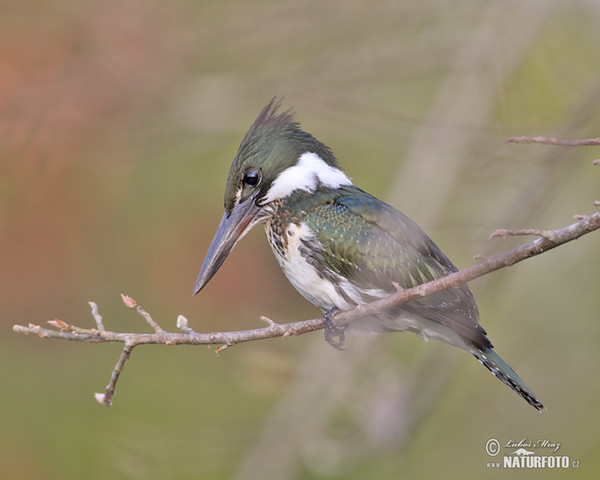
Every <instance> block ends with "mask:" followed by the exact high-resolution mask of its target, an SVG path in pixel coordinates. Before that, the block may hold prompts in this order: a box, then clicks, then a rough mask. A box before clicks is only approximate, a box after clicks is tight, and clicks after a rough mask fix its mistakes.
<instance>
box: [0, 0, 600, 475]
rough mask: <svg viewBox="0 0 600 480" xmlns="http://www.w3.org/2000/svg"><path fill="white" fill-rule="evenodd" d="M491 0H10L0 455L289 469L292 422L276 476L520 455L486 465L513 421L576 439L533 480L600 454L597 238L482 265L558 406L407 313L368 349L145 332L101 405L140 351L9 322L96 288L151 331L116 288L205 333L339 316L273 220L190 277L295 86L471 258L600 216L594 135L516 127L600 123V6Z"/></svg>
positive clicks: (83, 312)
mask: <svg viewBox="0 0 600 480" xmlns="http://www.w3.org/2000/svg"><path fill="white" fill-rule="evenodd" d="M492 3H493V4H491V3H488V2H478V1H474V0H460V1H456V2H441V1H439V0H427V1H421V2H409V1H404V2H361V1H356V0H351V1H337V0H336V1H331V2H316V1H307V2H298V1H282V2H275V1H266V0H265V1H259V2H232V1H224V2H221V1H204V2H189V1H176V2H168V3H165V2H157V1H149V2H148V1H141V0H134V1H130V2H116V1H105V2H39V1H32V2H26V3H24V2H15V1H13V2H10V1H9V2H2V5H1V6H0V266H1V268H2V274H1V275H0V292H2V293H1V294H0V322H1V325H2V331H3V334H2V335H0V352H2V353H1V360H2V366H3V368H2V369H1V372H2V373H1V377H0V382H1V385H2V392H3V393H2V396H1V399H0V412H1V414H2V428H1V429H0V471H1V472H2V477H3V478H10V479H24V480H25V479H52V480H54V479H61V480H67V479H81V478H89V479H99V478H107V477H109V478H131V479H150V478H161V479H162V478H173V479H185V478H230V477H232V476H233V475H237V478H255V477H253V476H252V475H250V474H248V471H249V469H250V470H252V468H250V467H249V466H253V465H259V466H262V468H264V471H265V472H268V471H269V467H270V463H271V460H273V459H271V458H270V457H269V456H268V450H269V449H268V448H267V447H269V445H270V446H271V447H273V451H279V450H277V449H285V448H286V447H285V446H286V445H287V444H289V445H294V450H293V451H289V450H291V449H292V447H290V448H289V449H288V451H286V455H287V457H285V458H286V459H288V460H287V463H285V464H283V460H281V459H280V460H281V462H280V463H281V464H282V465H283V466H281V467H280V470H277V471H278V472H279V473H278V475H277V476H271V477H269V476H268V475H267V474H265V473H264V472H263V471H262V470H261V469H257V470H256V474H255V475H256V478H294V479H295V478H305V479H317V478H353V479H354V478H356V479H362V478H380V479H388V478H389V479H395V478H400V477H402V476H405V477H408V478H434V477H437V476H443V477H458V476H460V477H461V478H480V477H481V476H486V477H487V476H489V477H500V475H501V474H500V473H499V472H498V471H493V470H491V469H488V468H486V466H485V464H486V462H487V461H488V460H489V457H488V456H487V455H486V454H485V450H484V446H485V442H486V441H487V440H488V439H489V438H491V437H494V438H498V439H504V440H508V439H515V440H519V439H521V438H524V437H527V438H530V439H537V438H548V439H550V440H555V441H559V442H561V443H562V445H563V446H562V447H561V451H560V453H561V454H565V455H570V456H571V458H573V459H579V460H581V468H580V469H579V470H568V471H552V472H549V471H547V470H544V471H535V472H532V471H527V472H523V471H515V472H510V474H511V477H512V476H513V475H514V478H528V479H529V478H548V477H551V478H594V476H597V474H598V471H600V463H599V460H598V459H599V458H600V435H599V433H598V432H599V431H600V421H599V420H598V416H597V414H596V408H595V407H596V405H597V399H598V397H599V396H600V380H599V378H598V374H597V368H596V366H597V365H598V362H599V360H600V355H599V354H598V349H597V347H596V339H597V338H599V337H600V322H598V315H599V314H598V312H599V306H600V304H599V303H598V296H597V295H596V291H597V289H598V284H599V283H600V270H599V268H598V266H599V265H600V254H599V253H598V248H597V246H598V238H597V237H598V235H597V234H592V235H589V236H588V237H585V238H583V239H581V240H579V241H577V242H575V243H572V244H569V245H566V246H564V247H561V248H559V249H558V250H556V251H554V252H552V253H548V254H545V255H543V256H542V257H539V258H536V259H532V260H530V261H527V262H525V263H524V264H521V265H519V266H517V267H514V268H511V269H509V270H507V271H503V272H499V273H497V274H494V275H492V276H489V277H486V279H484V280H480V281H477V282H474V284H473V285H472V287H473V289H474V292H475V294H476V297H477V298H478V303H479V306H480V310H481V314H482V323H483V325H484V326H485V327H486V328H487V329H488V331H489V333H490V337H491V339H492V341H493V342H494V344H495V345H496V346H497V348H498V351H499V352H500V353H501V355H502V356H503V357H505V359H506V360H507V361H508V362H509V363H511V365H512V366H513V367H514V368H515V369H516V370H517V371H518V372H519V374H520V375H521V376H522V377H523V378H524V379H525V380H526V381H527V383H528V384H530V386H531V387H532V388H533V389H534V391H535V392H536V393H537V394H538V395H539V396H540V398H541V399H542V400H543V401H544V403H546V404H547V406H548V408H549V411H548V412H546V413H544V414H543V415H538V414H536V413H535V412H534V411H533V409H531V408H530V407H528V406H527V405H525V404H524V402H522V401H521V400H520V399H518V398H517V397H516V396H515V395H514V394H513V393H512V392H510V391H508V389H506V388H505V387H504V386H502V385H501V384H500V383H499V382H498V381H497V380H495V379H494V378H493V377H492V376H491V375H489V374H488V373H487V372H486V371H485V370H483V369H482V368H481V367H480V366H479V365H478V364H477V363H476V362H474V360H473V359H472V358H470V356H468V355H466V354H464V352H459V351H456V350H454V349H450V348H449V347H446V346H445V345H440V344H435V343H430V344H427V345H423V344H422V343H421V342H420V341H419V340H418V339H417V338H416V337H414V336H410V335H395V336H385V337H381V338H378V339H377V340H376V341H375V343H374V346H371V347H370V348H371V350H367V352H369V353H368V354H364V353H363V355H362V357H360V356H357V357H355V358H353V357H352V355H353V351H352V349H351V350H350V351H348V352H346V353H344V354H343V355H347V356H346V357H340V356H339V355H341V354H338V352H333V353H331V352H329V351H328V349H327V347H326V346H323V347H322V348H321V342H322V339H321V336H320V335H319V334H314V335H307V336H304V337H299V338H291V339H287V340H285V341H283V342H282V341H278V340H272V341H263V342H256V343H252V344H247V345H243V346H239V347H236V348H234V349H230V350H227V351H226V352H224V353H223V354H221V355H220V356H219V357H215V355H214V349H207V348H203V347H196V348H192V347H178V348H164V347H144V348H139V349H136V350H135V351H134V354H133V356H132V359H131V361H130V362H129V363H128V364H127V365H126V368H125V370H124V372H123V374H122V377H121V380H120V385H119V388H118V392H117V395H116V396H115V399H114V400H115V405H114V407H112V408H110V409H106V408H102V407H100V406H99V405H97V404H96V402H95V401H94V400H93V395H92V394H93V392H95V391H102V390H103V388H104V385H105V384H106V382H107V381H108V378H109V374H110V371H111V369H112V367H113V365H114V362H115V361H116V359H117V357H118V354H119V352H120V349H119V347H118V346H114V345H85V344H78V343H64V342H53V341H47V340H44V341H43V340H40V339H37V338H33V337H24V336H20V335H17V334H15V333H13V332H12V331H11V330H10V328H11V326H12V325H13V324H15V323H18V324H27V323H29V322H31V323H36V324H44V322H45V321H46V320H50V319H53V318H60V319H62V320H64V321H66V322H68V323H72V324H76V325H80V326H91V325H92V319H91V317H90V315H89V309H88V305H87V301H88V300H94V301H96V302H97V303H98V304H99V306H100V311H101V313H102V314H103V316H104V318H105V324H106V326H107V328H109V329H113V330H118V331H143V330H144V328H145V326H144V325H143V324H142V321H141V319H140V318H138V317H137V316H136V315H135V314H133V313H131V312H129V311H127V310H126V309H125V308H124V307H123V305H122V304H121V302H120V299H119V293H120V292H124V293H127V294H129V295H131V296H132V297H134V298H135V299H136V300H137V301H138V302H140V303H141V304H142V305H143V306H144V307H145V308H146V309H147V310H149V311H150V312H151V313H152V314H153V315H154V318H155V319H156V320H157V321H158V322H159V323H161V325H162V326H163V327H164V328H166V329H170V330H174V329H175V319H176V317H177V315H178V314H180V313H181V314H184V315H186V316H187V317H188V318H189V319H190V323H191V325H192V326H193V328H194V329H196V330H198V331H216V330H232V329H243V328H255V327H257V326H259V325H260V323H259V321H258V318H259V316H260V315H267V316H269V317H271V318H273V319H275V320H277V321H280V322H286V321H293V320H301V319H306V318H311V317H312V316H315V315H317V314H318V312H317V311H316V310H315V309H314V308H313V307H312V306H311V305H309V304H307V303H306V302H305V301H304V300H303V299H301V298H300V297H299V295H298V294H297V293H296V292H295V291H294V290H293V289H292V287H290V286H289V285H288V284H287V282H284V281H283V276H282V274H281V272H280V271H279V269H278V267H277V265H276V262H275V261H274V259H273V258H272V255H271V253H270V251H269V249H268V246H267V244H266V242H265V241H264V238H263V234H262V232H253V233H252V234H250V235H249V236H248V237H247V238H246V239H245V240H244V241H243V242H242V243H241V244H240V245H239V246H238V247H236V251H235V252H234V253H233V254H232V255H231V257H230V258H229V260H228V261H227V262H226V264H225V265H224V267H223V268H222V269H221V271H220V272H219V274H218V275H217V276H216V277H215V278H214V279H213V281H212V282H211V285H210V286H209V287H207V288H206V290H205V291H203V292H202V294H201V295H200V296H198V297H195V298H192V297H191V290H192V286H193V283H194V280H195V276H196V274H197V273H198V270H199V268H200V266H201V263H202V260H203V255H204V253H205V251H206V249H207V247H208V244H209V242H210V239H211V237H212V234H213V233H214V231H215V228H216V225H217V222H218V219H219V218H220V215H221V210H222V201H223V199H222V195H223V190H224V185H225V179H226V176H227V172H228V169H229V164H230V162H231V159H232V158H233V156H234V154H235V151H236V148H237V145H238V144H239V142H240V141H241V138H242V137H243V135H244V133H245V131H246V129H247V128H248V126H249V125H250V123H251V122H252V120H253V119H254V117H255V115H256V114H257V113H258V111H259V110H260V108H261V107H262V106H263V105H264V104H265V103H266V102H267V101H268V100H269V99H270V98H271V97H272V96H273V95H282V96H284V97H285V105H286V106H295V107H296V110H297V112H298V117H299V119H300V120H301V122H302V124H303V125H304V126H305V128H306V129H307V130H309V131H310V132H312V133H314V134H315V135H316V136H317V137H319V138H320V139H322V140H323V141H324V142H325V143H327V144H328V145H330V146H331V147H332V148H333V149H334V151H335V152H336V153H337V155H338V157H339V158H340V160H341V162H342V165H343V166H344V167H345V168H346V170H347V172H348V173H349V175H350V176H351V177H352V178H353V179H354V180H355V183H356V184H358V185H359V186H361V187H363V188H365V189H366V190H368V191H370V192H372V193H374V194H376V195H378V196H381V197H383V198H387V199H389V200H390V201H391V202H392V203H393V204H394V205H396V206H398V207H399V208H401V209H402V210H404V211H406V212H407V213H409V214H410V215H412V216H414V217H415V220H417V221H418V222H419V223H421V224H422V225H423V226H424V227H425V228H426V229H427V230H428V231H429V232H430V233H431V234H432V236H433V237H434V238H435V239H436V241H437V242H438V243H439V244H440V245H441V246H442V247H443V248H444V250H445V251H446V252H447V253H448V254H449V256H450V257H451V258H453V259H455V261H456V263H457V264H458V265H459V266H466V265H468V264H470V263H472V261H473V260H472V256H473V255H475V254H477V253H489V252H491V251H493V252H499V251H502V250H503V249H505V248H509V247H511V246H514V245H517V244H519V243H522V241H523V239H508V240H505V241H494V242H491V243H488V242H487V236H488V235H489V233H490V232H491V231H493V230H494V229H495V228H500V227H505V228H520V227H539V228H558V227H561V226H564V225H566V224H568V223H570V222H571V221H572V215H573V214H576V213H588V212H591V211H593V210H592V209H593V208H594V207H593V206H592V201H593V200H595V199H598V197H599V195H598V185H599V181H600V171H596V170H598V169H597V168H596V169H594V168H593V167H592V166H591V162H592V160H593V159H594V158H597V157H598V156H600V155H599V154H598V150H597V149H595V148H593V147H582V148H578V149H564V148H557V147H548V146H539V145H505V144H503V139H504V138H505V137H508V136H513V135H529V134H531V135H547V136H558V137H561V136H562V137H569V138H583V137H591V136H594V137H596V136H598V133H597V132H598V131H599V130H600V114H599V113H598V112H600V109H599V108H598V105H599V101H600V88H599V85H600V56H599V55H598V51H597V50H598V48H597V46H598V44H600V30H598V28H597V24H598V21H599V20H600V10H599V9H598V6H597V5H596V4H595V2H593V1H584V0H578V1H573V2H568V3H567V2H562V3H561V2H555V1H544V2H518V1H507V2H492ZM468 102H471V103H468ZM430 131H433V132H438V134H439V135H437V134H435V135H434V134H431V133H428V132H430ZM440 132H441V133H440ZM419 139H421V140H419ZM457 139H459V140H457ZM458 143H460V144H459V146H458V147H457V144H458ZM419 145H420V146H419ZM427 149H429V150H430V151H431V152H433V153H432V154H427V155H426V154H424V153H422V152H425V151H426V150H427ZM451 159H454V160H452V161H453V162H454V163H452V166H451V168H452V169H453V170H452V171H451V173H452V175H450V176H449V175H447V171H446V170H443V169H444V168H450V166H449V165H450V160H451ZM427 168H429V169H430V170H429V172H432V173H426V172H427V171H428V170H427ZM419 169H421V170H419ZM423 169H425V170H423ZM410 172H422V173H421V174H417V173H410ZM423 172H425V173H423ZM315 352H316V353H315ZM357 355H358V354H357ZM322 358H325V359H329V360H327V362H331V363H333V362H334V361H340V360H339V359H340V358H342V359H343V360H341V362H342V363H346V364H348V365H352V368H351V370H350V374H348V375H347V376H346V377H344V375H342V374H338V375H336V374H335V373H333V374H331V377H327V375H328V374H327V373H326V372H320V371H319V370H320V368H319V363H318V362H319V361H321V360H320V359H322ZM335 359H337V360H335ZM311 361H313V362H316V368H312V369H311V368H307V371H308V373H306V372H304V373H302V372H303V370H302V369H303V368H304V367H305V366H310V365H311ZM327 362H325V363H324V364H323V365H326V364H328V363H327ZM346 373H348V372H346ZM313 375H314V378H312V376H313ZM306 377H308V379H307V378H306ZM312 380H314V385H316V386H318V385H322V389H321V390H319V389H318V388H317V387H316V386H315V387H314V388H315V392H312V393H313V394H314V397H310V395H309V393H310V392H309V390H308V389H309V387H310V385H311V384H312V383H311V382H312ZM302 382H304V383H302ZM344 382H345V383H344ZM377 382H379V383H377ZM307 385H308V386H309V387H307ZM334 385H336V387H335V388H334ZM373 385H375V387H373ZM404 389H406V392H408V393H406V394H404V393H402V392H404V391H405V390H404ZM332 392H333V393H332ZM398 392H400V393H398ZM403 395H405V396H403ZM294 396H297V398H293V397H294ZM398 399H400V400H398ZM321 400H322V401H321ZM388 400H389V402H388ZM311 401H312V402H314V403H311ZM394 401H399V402H400V403H399V404H398V405H397V409H396V404H395V403H394ZM294 402H295V403H294ZM377 402H381V405H379V404H378V403H377ZM386 402H387V403H386ZM289 405H291V406H293V408H289V409H288V410H287V411H286V408H288V406H289ZM303 405H304V406H305V407H306V414H305V415H304V417H301V416H300V418H298V419H296V417H295V415H300V413H301V412H303V411H304V410H303V409H302V406H303ZM390 405H391V407H393V408H391V407H390ZM406 405H409V407H410V408H408V407H407V406H406ZM327 408H328V409H327ZM386 408H387V410H386ZM386 412H388V413H386ZM395 412H398V413H397V415H396V414H395ZM278 415H279V416H278ZM278 419H279V420H278ZM286 419H287V420H288V421H289V422H290V423H289V425H288V424H286V423H285V421H286ZM369 422H370V423H369ZM378 422H379V423H378ZM286 425H288V426H286ZM365 425H367V426H368V425H371V426H372V430H369V428H367V427H365ZM381 425H384V426H387V430H386V429H385V428H382V427H381ZM369 432H371V433H369ZM382 432H383V433H382ZM378 435H379V436H378ZM269 442H271V443H269ZM275 447H277V449H275ZM265 452H267V453H265ZM275 463H277V462H275V461H274V460H273V464H275ZM273 468H275V467H273ZM278 468H279V467H278ZM281 472H285V475H283V474H282V473H281Z"/></svg>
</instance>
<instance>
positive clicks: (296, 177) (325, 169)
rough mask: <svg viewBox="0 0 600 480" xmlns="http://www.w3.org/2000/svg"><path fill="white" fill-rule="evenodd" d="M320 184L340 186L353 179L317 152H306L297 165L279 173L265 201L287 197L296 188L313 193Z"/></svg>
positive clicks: (331, 186)
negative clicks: (328, 162)
mask: <svg viewBox="0 0 600 480" xmlns="http://www.w3.org/2000/svg"><path fill="white" fill-rule="evenodd" d="M319 185H321V186H323V187H326V188H339V187H341V186H342V185H352V181H351V180H350V179H349V178H348V177H347V176H346V174H345V173H344V172H342V171H341V170H340V169H338V168H335V167H332V166H331V165H328V164H327V162H325V161H324V160H323V159H322V158H321V157H319V155H317V154H316V153H311V152H306V153H303V154H302V155H300V157H299V158H298V163H296V165H294V166H293V167H289V168H287V169H286V170H284V171H283V172H281V173H280V174H279V175H277V178H275V181H274V182H273V184H272V185H271V188H270V189H269V191H268V192H267V195H266V196H265V202H266V203H269V202H272V201H274V200H279V199H280V198H285V197H287V196H289V195H291V194H292V192H294V191H296V190H306V191H307V192H310V193H312V192H314V191H315V190H316V189H317V187H318V186H319Z"/></svg>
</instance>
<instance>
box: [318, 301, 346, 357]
mask: <svg viewBox="0 0 600 480" xmlns="http://www.w3.org/2000/svg"><path fill="white" fill-rule="evenodd" d="M339 310H340V309H339V308H337V307H333V308H332V309H331V310H329V311H328V312H327V313H325V315H323V320H324V321H325V331H324V332H325V340H326V341H327V343H328V344H329V345H331V346H332V347H333V348H337V349H338V350H343V348H342V347H343V346H344V342H345V340H346V335H345V333H344V332H345V330H346V327H338V326H337V325H336V324H335V323H334V322H333V315H334V314H335V313H336V312H338V311H339Z"/></svg>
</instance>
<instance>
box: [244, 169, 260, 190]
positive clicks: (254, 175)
mask: <svg viewBox="0 0 600 480" xmlns="http://www.w3.org/2000/svg"><path fill="white" fill-rule="evenodd" d="M259 180H260V174H259V173H258V171H257V170H248V171H247V172H246V175H244V183H245V184H246V185H248V186H250V187H256V185H258V181H259Z"/></svg>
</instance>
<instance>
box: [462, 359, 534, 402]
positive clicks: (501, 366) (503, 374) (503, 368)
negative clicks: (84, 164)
mask: <svg viewBox="0 0 600 480" xmlns="http://www.w3.org/2000/svg"><path fill="white" fill-rule="evenodd" d="M473 355H475V358H477V360H479V361H480V362H481V364H482V365H483V366H485V367H486V368H487V369H488V370H489V371H490V372H492V373H493V374H494V375H495V376H496V377H498V378H499V379H500V380H502V381H503V382H504V383H505V384H506V385H508V386H509V387H510V388H512V389H513V390H514V391H515V392H517V393H518V394H519V395H521V397H523V398H524V399H525V400H526V401H527V403H529V405H531V406H532V407H534V408H536V409H537V410H539V411H542V410H545V407H544V405H542V402H540V401H539V399H538V398H537V397H536V396H535V394H534V393H533V392H532V391H531V389H530V388H529V387H528V386H527V385H525V382H524V381H523V380H521V378H520V377H519V376H518V375H517V374H516V373H515V371H514V370H513V369H512V368H510V367H509V366H508V363H506V362H505V361H504V360H502V358H500V355H498V354H497V353H496V352H494V350H492V349H491V348H483V349H481V350H478V351H477V352H475V353H473Z"/></svg>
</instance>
